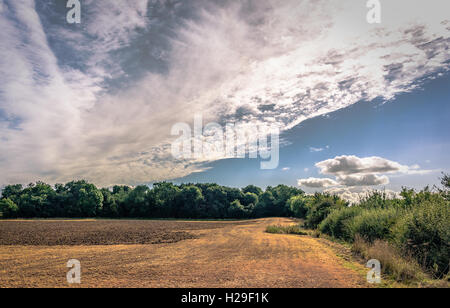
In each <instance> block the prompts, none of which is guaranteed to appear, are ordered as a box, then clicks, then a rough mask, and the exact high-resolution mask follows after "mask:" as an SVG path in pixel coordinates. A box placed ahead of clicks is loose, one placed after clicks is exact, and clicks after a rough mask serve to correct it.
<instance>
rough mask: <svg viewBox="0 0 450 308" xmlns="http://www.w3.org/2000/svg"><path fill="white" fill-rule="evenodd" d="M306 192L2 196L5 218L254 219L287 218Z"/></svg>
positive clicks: (206, 189) (15, 188)
mask: <svg viewBox="0 0 450 308" xmlns="http://www.w3.org/2000/svg"><path fill="white" fill-rule="evenodd" d="M295 194H298V195H303V194H304V193H303V191H301V190H299V189H297V188H293V187H288V186H285V185H279V186H277V187H269V188H267V190H266V191H263V190H262V189H261V188H259V187H256V186H254V185H249V186H247V187H245V188H244V189H242V190H241V189H238V188H230V187H225V186H220V185H217V184H181V185H174V184H172V183H167V182H162V183H155V184H153V187H149V186H137V187H134V188H132V187H129V186H118V185H117V186H114V187H112V188H110V189H108V188H102V189H100V190H99V189H98V188H97V187H95V185H93V184H90V183H88V182H86V181H73V182H70V183H67V184H56V185H55V186H54V187H51V186H50V185H48V184H45V183H42V182H38V183H36V184H30V185H28V186H27V187H26V188H23V186H22V185H9V186H6V187H5V188H4V189H3V192H2V198H1V199H0V200H2V203H1V205H2V211H1V212H3V218H14V217H22V218H34V217H37V218H50V217H79V218H83V217H105V218H209V219H214V218H216V219H227V218H235V219H236V218H237V219H241V218H255V217H268V216H281V217H287V216H290V215H291V214H292V211H291V210H290V206H289V205H288V204H287V201H288V200H289V199H290V198H292V197H293V196H294V195H295Z"/></svg>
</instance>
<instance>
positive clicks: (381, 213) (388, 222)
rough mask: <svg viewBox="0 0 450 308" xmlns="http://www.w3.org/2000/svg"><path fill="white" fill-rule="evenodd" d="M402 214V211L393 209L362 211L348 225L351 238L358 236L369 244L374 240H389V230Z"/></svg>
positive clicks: (390, 235) (390, 234)
mask: <svg viewBox="0 0 450 308" xmlns="http://www.w3.org/2000/svg"><path fill="white" fill-rule="evenodd" d="M402 213H403V211H401V210H399V209H395V208H392V209H370V210H363V211H362V212H361V213H360V215H358V216H355V217H354V218H353V219H352V221H351V222H350V223H349V226H348V228H349V230H350V231H349V232H350V234H352V235H353V237H354V236H355V235H357V234H358V235H360V236H362V237H363V238H364V239H365V240H367V241H369V242H373V241H375V240H376V239H390V238H391V237H392V233H391V228H392V227H393V226H394V225H395V224H396V222H397V220H398V219H399V217H400V215H401V214H402ZM351 237H352V236H350V238H351Z"/></svg>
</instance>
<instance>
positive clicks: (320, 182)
mask: <svg viewBox="0 0 450 308" xmlns="http://www.w3.org/2000/svg"><path fill="white" fill-rule="evenodd" d="M298 185H299V186H303V187H308V188H324V187H330V186H337V185H339V183H338V182H336V181H335V180H333V179H327V178H322V179H318V178H308V179H302V180H298Z"/></svg>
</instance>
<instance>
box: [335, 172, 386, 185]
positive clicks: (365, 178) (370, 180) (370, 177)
mask: <svg viewBox="0 0 450 308" xmlns="http://www.w3.org/2000/svg"><path fill="white" fill-rule="evenodd" d="M338 182H339V183H340V184H341V185H344V186H350V187H351V186H378V185H387V184H389V178H388V177H387V176H385V175H383V176H380V175H376V174H364V175H346V176H340V177H338Z"/></svg>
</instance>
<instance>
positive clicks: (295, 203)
mask: <svg viewBox="0 0 450 308" xmlns="http://www.w3.org/2000/svg"><path fill="white" fill-rule="evenodd" d="M308 201H309V198H308V197H307V196H304V195H298V196H294V197H291V198H290V199H289V200H288V202H287V205H288V206H289V209H290V211H291V212H292V214H293V215H294V217H297V218H306V214H307V213H308Z"/></svg>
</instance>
